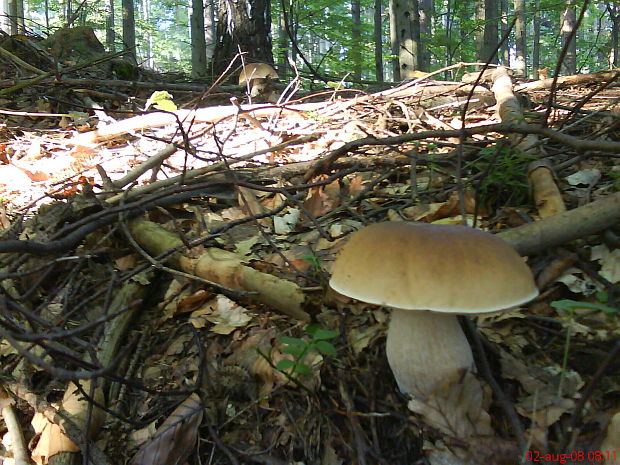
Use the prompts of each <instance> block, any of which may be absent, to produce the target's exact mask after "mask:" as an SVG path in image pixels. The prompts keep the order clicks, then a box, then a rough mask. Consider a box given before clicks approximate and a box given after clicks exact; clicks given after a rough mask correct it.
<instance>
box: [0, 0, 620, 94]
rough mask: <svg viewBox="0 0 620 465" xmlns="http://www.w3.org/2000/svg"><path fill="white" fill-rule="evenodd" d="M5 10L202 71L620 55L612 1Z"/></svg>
mask: <svg viewBox="0 0 620 465" xmlns="http://www.w3.org/2000/svg"><path fill="white" fill-rule="evenodd" d="M3 10H4V14H3V16H2V22H3V24H2V29H3V31H5V32H7V33H11V34H27V35H31V34H34V35H37V36H42V37H45V36H47V35H49V34H51V33H52V32H53V31H54V30H55V29H57V28H59V27H62V26H66V25H72V26H78V25H85V26H90V27H92V28H93V29H94V31H95V33H96V35H97V37H98V38H99V40H100V41H101V43H102V44H104V46H105V48H106V50H107V51H109V52H119V51H122V50H127V51H128V52H133V54H134V56H133V58H135V60H136V61H137V63H138V64H140V65H141V66H144V67H146V68H152V69H154V70H157V71H162V72H170V71H175V72H183V73H188V74H190V73H191V75H192V76H193V77H196V78H200V77H206V78H214V77H216V76H217V75H218V74H219V73H221V72H222V71H224V70H225V69H226V67H227V65H228V64H229V63H230V61H231V60H232V59H233V58H234V57H235V56H236V54H237V52H238V51H244V52H247V54H246V55H245V58H244V59H245V60H248V61H262V62H270V63H275V64H276V65H277V69H278V72H279V73H280V76H281V77H286V76H287V75H288V76H291V75H292V73H293V72H294V69H295V68H296V69H297V70H298V72H300V73H301V74H302V75H305V76H306V77H308V76H312V77H313V78H319V79H323V80H334V79H335V80H340V79H342V78H345V79H346V80H347V81H349V82H352V83H357V84H359V83H365V82H366V81H398V80H401V79H406V78H410V77H416V71H420V70H421V71H426V72H428V71H433V70H437V69H441V68H444V67H447V66H450V65H453V64H455V63H458V62H491V63H500V64H505V65H509V66H510V67H512V68H513V69H515V70H516V72H517V74H519V75H522V76H526V77H530V78H539V70H541V69H542V70H543V72H542V74H543V76H542V77H545V75H546V74H547V73H549V74H550V75H552V74H553V73H554V72H559V73H561V74H574V73H576V72H589V71H596V70H599V69H606V68H609V67H617V66H618V25H619V19H618V6H617V4H616V2H612V1H608V2H588V1H586V2H577V1H576V0H571V1H568V2H567V1H565V0H534V1H527V2H526V1H524V0H514V1H509V0H478V1H459V0H447V1H445V0H390V1H389V3H388V2H386V1H382V0H354V1H352V2H345V3H337V2H331V1H326V0H281V1H276V2H269V1H267V0H238V1H236V0H235V1H233V0H219V1H218V2H208V1H203V0H187V1H180V0H104V1H88V0H84V1H83V2H81V3H80V2H75V0H65V1H63V2H59V1H57V0H3ZM561 50H564V52H563V53H561ZM128 55H130V56H131V54H130V53H128ZM560 56H561V57H562V60H559V59H558V58H559V57H560ZM559 61H560V62H561V64H560V66H561V67H560V68H558V69H557V70H556V66H557V65H558V62H559ZM444 77H445V78H453V77H454V76H453V75H452V74H451V72H446V74H445V76H444Z"/></svg>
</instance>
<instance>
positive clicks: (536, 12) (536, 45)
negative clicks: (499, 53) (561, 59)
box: [532, 0, 540, 79]
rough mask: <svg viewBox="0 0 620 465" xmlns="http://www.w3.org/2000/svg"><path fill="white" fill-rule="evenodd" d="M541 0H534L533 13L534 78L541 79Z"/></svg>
mask: <svg viewBox="0 0 620 465" xmlns="http://www.w3.org/2000/svg"><path fill="white" fill-rule="evenodd" d="M539 10H540V0H536V1H535V2H534V8H533V9H532V14H533V21H532V23H533V29H534V30H533V32H532V35H533V39H534V42H533V45H532V74H533V77H534V79H540V78H539V75H538V69H539V68H540V11H539Z"/></svg>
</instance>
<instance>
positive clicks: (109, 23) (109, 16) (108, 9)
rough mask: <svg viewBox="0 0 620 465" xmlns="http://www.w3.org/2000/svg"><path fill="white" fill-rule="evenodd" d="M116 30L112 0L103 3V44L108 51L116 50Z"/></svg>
mask: <svg viewBox="0 0 620 465" xmlns="http://www.w3.org/2000/svg"><path fill="white" fill-rule="evenodd" d="M115 42H116V32H115V31H114V0H106V3H105V45H106V49H107V50H108V51H109V52H112V53H114V52H116V43H115Z"/></svg>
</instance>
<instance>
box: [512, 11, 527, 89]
mask: <svg viewBox="0 0 620 465" xmlns="http://www.w3.org/2000/svg"><path fill="white" fill-rule="evenodd" d="M514 7H515V17H516V22H515V39H516V40H515V51H516V54H517V59H516V61H515V66H514V68H515V70H516V72H517V74H518V75H520V76H523V77H527V58H526V57H527V51H526V47H527V41H526V27H525V0H515V3H514Z"/></svg>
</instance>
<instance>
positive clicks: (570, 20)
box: [560, 0, 577, 76]
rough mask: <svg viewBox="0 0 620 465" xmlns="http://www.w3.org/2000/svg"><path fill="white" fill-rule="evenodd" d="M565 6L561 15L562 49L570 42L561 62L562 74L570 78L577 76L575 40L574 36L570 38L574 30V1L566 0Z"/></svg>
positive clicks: (575, 15) (575, 16)
mask: <svg viewBox="0 0 620 465" xmlns="http://www.w3.org/2000/svg"><path fill="white" fill-rule="evenodd" d="M567 4H568V5H567V7H566V9H565V10H564V12H563V13H562V26H561V31H560V35H561V38H562V48H564V47H565V46H566V44H567V42H568V41H569V39H570V42H569V43H568V48H567V51H566V56H565V57H564V61H563V62H562V74H564V75H567V76H571V75H573V74H577V40H576V37H575V35H574V34H573V35H572V38H571V33H572V32H573V29H574V28H575V22H576V18H577V14H576V12H575V0H568V1H567Z"/></svg>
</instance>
